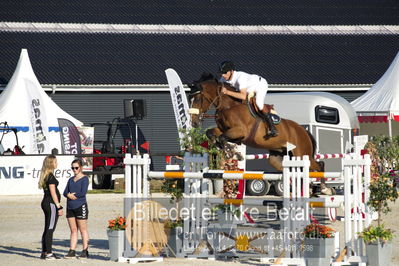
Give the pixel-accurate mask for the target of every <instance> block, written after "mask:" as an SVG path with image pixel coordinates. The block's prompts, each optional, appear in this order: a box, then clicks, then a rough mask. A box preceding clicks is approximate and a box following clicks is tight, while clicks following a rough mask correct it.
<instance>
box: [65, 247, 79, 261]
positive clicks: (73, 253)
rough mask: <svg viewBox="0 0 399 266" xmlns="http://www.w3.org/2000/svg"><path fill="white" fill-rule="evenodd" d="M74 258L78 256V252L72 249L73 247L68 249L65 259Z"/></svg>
mask: <svg viewBox="0 0 399 266" xmlns="http://www.w3.org/2000/svg"><path fill="white" fill-rule="evenodd" d="M74 258H76V252H75V250H72V249H70V250H69V251H68V254H66V255H65V256H64V259H74Z"/></svg>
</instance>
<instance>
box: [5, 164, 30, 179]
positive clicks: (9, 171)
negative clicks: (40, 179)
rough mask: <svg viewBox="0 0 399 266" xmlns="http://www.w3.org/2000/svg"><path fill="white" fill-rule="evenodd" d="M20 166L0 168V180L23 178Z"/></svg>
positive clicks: (23, 173) (22, 169) (23, 174)
mask: <svg viewBox="0 0 399 266" xmlns="http://www.w3.org/2000/svg"><path fill="white" fill-rule="evenodd" d="M24 176H25V172H24V168H23V167H22V166H0V178H24Z"/></svg>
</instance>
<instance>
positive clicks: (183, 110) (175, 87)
mask: <svg viewBox="0 0 399 266" xmlns="http://www.w3.org/2000/svg"><path fill="white" fill-rule="evenodd" d="M165 73H166V78H167V79H168V84H169V90H170V97H171V98H172V104H173V110H174V113H175V118H176V125H177V129H178V130H179V129H181V128H182V129H186V130H189V129H190V128H191V120H190V115H189V114H188V102H187V97H186V93H185V92H184V88H183V84H182V82H181V80H180V77H179V75H178V74H177V73H176V71H175V70H174V69H172V68H168V69H166V70H165ZM183 137H184V136H183V133H182V132H179V138H180V140H182V139H183Z"/></svg>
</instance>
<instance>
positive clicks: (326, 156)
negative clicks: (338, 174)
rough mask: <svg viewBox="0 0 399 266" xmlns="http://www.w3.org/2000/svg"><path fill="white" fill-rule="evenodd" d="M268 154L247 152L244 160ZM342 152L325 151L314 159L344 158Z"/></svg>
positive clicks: (267, 155) (264, 156)
mask: <svg viewBox="0 0 399 266" xmlns="http://www.w3.org/2000/svg"><path fill="white" fill-rule="evenodd" d="M269 156H270V155H269V154H267V153H265V154H248V155H246V156H245V159H246V160H260V159H268V158H269ZM344 156H345V154H344V153H326V154H316V155H315V156H314V158H315V159H338V158H344Z"/></svg>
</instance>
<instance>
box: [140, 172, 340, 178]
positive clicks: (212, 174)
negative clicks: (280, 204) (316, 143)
mask: <svg viewBox="0 0 399 266" xmlns="http://www.w3.org/2000/svg"><path fill="white" fill-rule="evenodd" d="M341 176H342V174H341V173H340V172H309V177H310V178H339V177H341ZM148 177H149V178H153V179H164V178H165V179H181V178H191V179H203V178H206V179H244V180H254V179H260V180H262V179H263V180H281V179H282V174H278V173H264V172H259V171H258V172H243V171H222V170H221V171H217V170H216V171H209V172H206V173H201V172H167V171H165V172H154V171H151V172H148Z"/></svg>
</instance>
